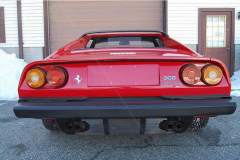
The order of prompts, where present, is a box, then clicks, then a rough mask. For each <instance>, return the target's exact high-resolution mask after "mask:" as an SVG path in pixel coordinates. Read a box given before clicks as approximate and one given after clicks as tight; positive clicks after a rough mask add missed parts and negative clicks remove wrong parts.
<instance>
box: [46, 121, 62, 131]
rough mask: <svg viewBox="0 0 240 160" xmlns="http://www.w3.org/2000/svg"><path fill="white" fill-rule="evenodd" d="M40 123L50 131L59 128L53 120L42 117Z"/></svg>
mask: <svg viewBox="0 0 240 160" xmlns="http://www.w3.org/2000/svg"><path fill="white" fill-rule="evenodd" d="M42 123H43V125H44V127H45V128H46V129H47V130H50V131H58V130H59V128H58V126H57V124H56V121H55V120H52V119H42Z"/></svg>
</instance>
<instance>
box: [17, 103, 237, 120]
mask: <svg viewBox="0 0 240 160" xmlns="http://www.w3.org/2000/svg"><path fill="white" fill-rule="evenodd" d="M99 99H100V98H99ZM236 107H237V105H236V102H232V100H231V99H221V98H216V99H214V98H211V99H190V100H169V99H167V100H166V99H150V100H147V101H146V100H144V98H140V99H138V100H137V101H136V100H125V99H121V98H118V100H117V101H115V100H110V98H109V99H108V98H105V99H104V100H101V99H100V100H98V101H91V100H82V101H73V102H58V101H56V102H43V101H32V102H19V103H18V104H17V105H16V106H15V107H14V109H13V110H14V113H15V115H16V116H17V117H19V118H84V119H88V118H89V119H100V118H109V119H110V118H113V119H114V118H158V117H170V116H205V115H226V114H232V113H234V111H235V110H236Z"/></svg>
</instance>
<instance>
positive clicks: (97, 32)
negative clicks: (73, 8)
mask: <svg viewBox="0 0 240 160" xmlns="http://www.w3.org/2000/svg"><path fill="white" fill-rule="evenodd" d="M119 32H144V33H147V32H155V33H162V34H164V35H165V36H169V35H168V34H167V33H166V32H164V31H158V30H112V31H95V32H87V33H84V34H83V35H81V36H80V37H79V38H82V37H84V36H86V35H89V34H99V33H119Z"/></svg>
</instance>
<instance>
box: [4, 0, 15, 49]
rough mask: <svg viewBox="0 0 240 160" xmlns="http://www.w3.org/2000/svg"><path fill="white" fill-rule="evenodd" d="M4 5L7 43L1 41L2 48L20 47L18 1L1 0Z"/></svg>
mask: <svg viewBox="0 0 240 160" xmlns="http://www.w3.org/2000/svg"><path fill="white" fill-rule="evenodd" d="M0 6H1V7H4V14H5V15H4V16H5V34H6V43H0V48H5V47H18V25H17V1H6V0H4V1H2V0H1V1H0Z"/></svg>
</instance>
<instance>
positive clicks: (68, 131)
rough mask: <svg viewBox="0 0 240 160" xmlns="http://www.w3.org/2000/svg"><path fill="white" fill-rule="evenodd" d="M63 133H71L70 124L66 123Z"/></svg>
mask: <svg viewBox="0 0 240 160" xmlns="http://www.w3.org/2000/svg"><path fill="white" fill-rule="evenodd" d="M64 131H65V132H67V133H70V132H72V131H73V125H72V124H71V123H67V124H65V125H64Z"/></svg>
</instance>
